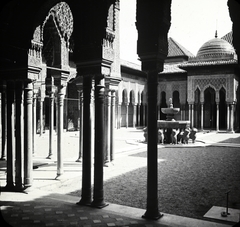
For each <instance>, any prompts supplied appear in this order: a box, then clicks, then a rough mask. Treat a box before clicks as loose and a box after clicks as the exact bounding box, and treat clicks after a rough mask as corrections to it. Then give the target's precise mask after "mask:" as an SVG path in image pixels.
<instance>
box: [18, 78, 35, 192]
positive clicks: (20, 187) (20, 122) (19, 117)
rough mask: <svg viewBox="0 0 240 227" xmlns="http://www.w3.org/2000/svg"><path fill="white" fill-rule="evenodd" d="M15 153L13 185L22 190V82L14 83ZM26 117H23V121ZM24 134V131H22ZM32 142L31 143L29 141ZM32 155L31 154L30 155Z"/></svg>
mask: <svg viewBox="0 0 240 227" xmlns="http://www.w3.org/2000/svg"><path fill="white" fill-rule="evenodd" d="M15 91H16V93H15V94H16V96H15V102H16V104H15V119H16V120H15V142H16V146H15V152H16V161H15V166H16V175H15V185H16V188H17V190H19V191H21V190H22V189H23V147H25V146H23V139H24V137H23V82H22V81H16V82H15ZM25 118H26V116H25V117H24V119H25ZM24 132H25V133H26V130H24ZM31 142H32V141H31ZM31 155H32V153H31Z"/></svg>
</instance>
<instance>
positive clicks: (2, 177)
mask: <svg viewBox="0 0 240 227" xmlns="http://www.w3.org/2000/svg"><path fill="white" fill-rule="evenodd" d="M114 141H115V150H116V155H115V157H116V158H115V161H114V162H113V163H111V164H110V165H109V166H108V167H105V168H104V191H105V199H106V201H107V202H109V203H110V205H109V206H107V207H106V208H104V209H102V210H99V209H94V208H90V207H80V206H77V205H76V202H78V201H79V199H80V195H81V191H80V189H81V163H79V162H75V161H76V160H77V158H78V132H66V133H64V143H63V144H64V149H63V152H64V153H63V158H64V175H63V177H62V178H61V179H59V180H56V179H55V177H56V153H55V152H56V136H55V139H54V156H53V159H51V160H49V159H46V157H47V156H48V132H46V133H45V134H44V135H42V136H41V137H39V136H37V141H36V151H35V154H34V171H33V177H34V186H33V188H32V190H30V191H29V192H28V193H27V194H24V193H16V192H14V193H13V192H4V191H2V192H1V196H0V198H1V201H0V203H1V214H2V215H3V216H4V219H5V220H7V222H8V223H10V224H11V226H33V225H34V226H35V225H37V226H86V227H87V226H149V227H150V226H209V227H211V226H231V225H232V224H233V223H225V224H224V223H222V224H221V223H217V222H212V221H211V222H209V221H208V220H203V215H204V213H205V212H207V211H208V210H209V209H210V208H211V207H212V206H225V194H224V193H225V192H226V191H227V190H231V192H230V201H229V204H230V206H231V207H232V208H237V209H239V204H240V193H239V191H240V178H239V175H240V167H239V166H240V134H228V133H216V132H204V133H202V132H201V133H199V134H198V141H197V142H196V143H195V144H191V143H190V144H189V145H175V146H173V145H167V146H162V145H159V146H158V147H159V157H158V163H159V174H158V177H159V209H160V211H161V212H162V213H164V216H163V218H161V219H160V220H159V221H157V222H156V221H154V222H153V221H147V220H144V219H142V218H141V216H142V215H143V214H144V212H145V207H146V173H147V169H146V163H147V159H146V155H147V153H146V148H147V147H146V146H147V145H146V143H144V142H143V133H142V130H140V129H139V130H136V129H121V130H116V133H115V140H114ZM0 165H1V166H0V182H1V186H2V187H3V186H4V185H5V184H6V174H5V166H6V165H5V161H1V162H0ZM2 189H3V188H2ZM117 204H118V205H117ZM134 207H135V208H134Z"/></svg>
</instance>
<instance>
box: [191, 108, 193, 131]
mask: <svg viewBox="0 0 240 227" xmlns="http://www.w3.org/2000/svg"><path fill="white" fill-rule="evenodd" d="M191 106H192V113H191V116H192V119H191V127H192V128H193V127H194V104H192V105H191Z"/></svg>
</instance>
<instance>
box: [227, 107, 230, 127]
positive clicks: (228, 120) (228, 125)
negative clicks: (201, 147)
mask: <svg viewBox="0 0 240 227" xmlns="http://www.w3.org/2000/svg"><path fill="white" fill-rule="evenodd" d="M227 130H228V131H229V130H230V107H229V104H228V103H227Z"/></svg>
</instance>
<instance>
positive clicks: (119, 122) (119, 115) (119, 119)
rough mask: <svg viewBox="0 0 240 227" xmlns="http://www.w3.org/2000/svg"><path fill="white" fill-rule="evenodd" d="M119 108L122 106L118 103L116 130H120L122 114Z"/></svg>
mask: <svg viewBox="0 0 240 227" xmlns="http://www.w3.org/2000/svg"><path fill="white" fill-rule="evenodd" d="M121 106H122V103H120V102H119V103H118V129H120V128H121V125H122V123H121V118H122V113H121Z"/></svg>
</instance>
